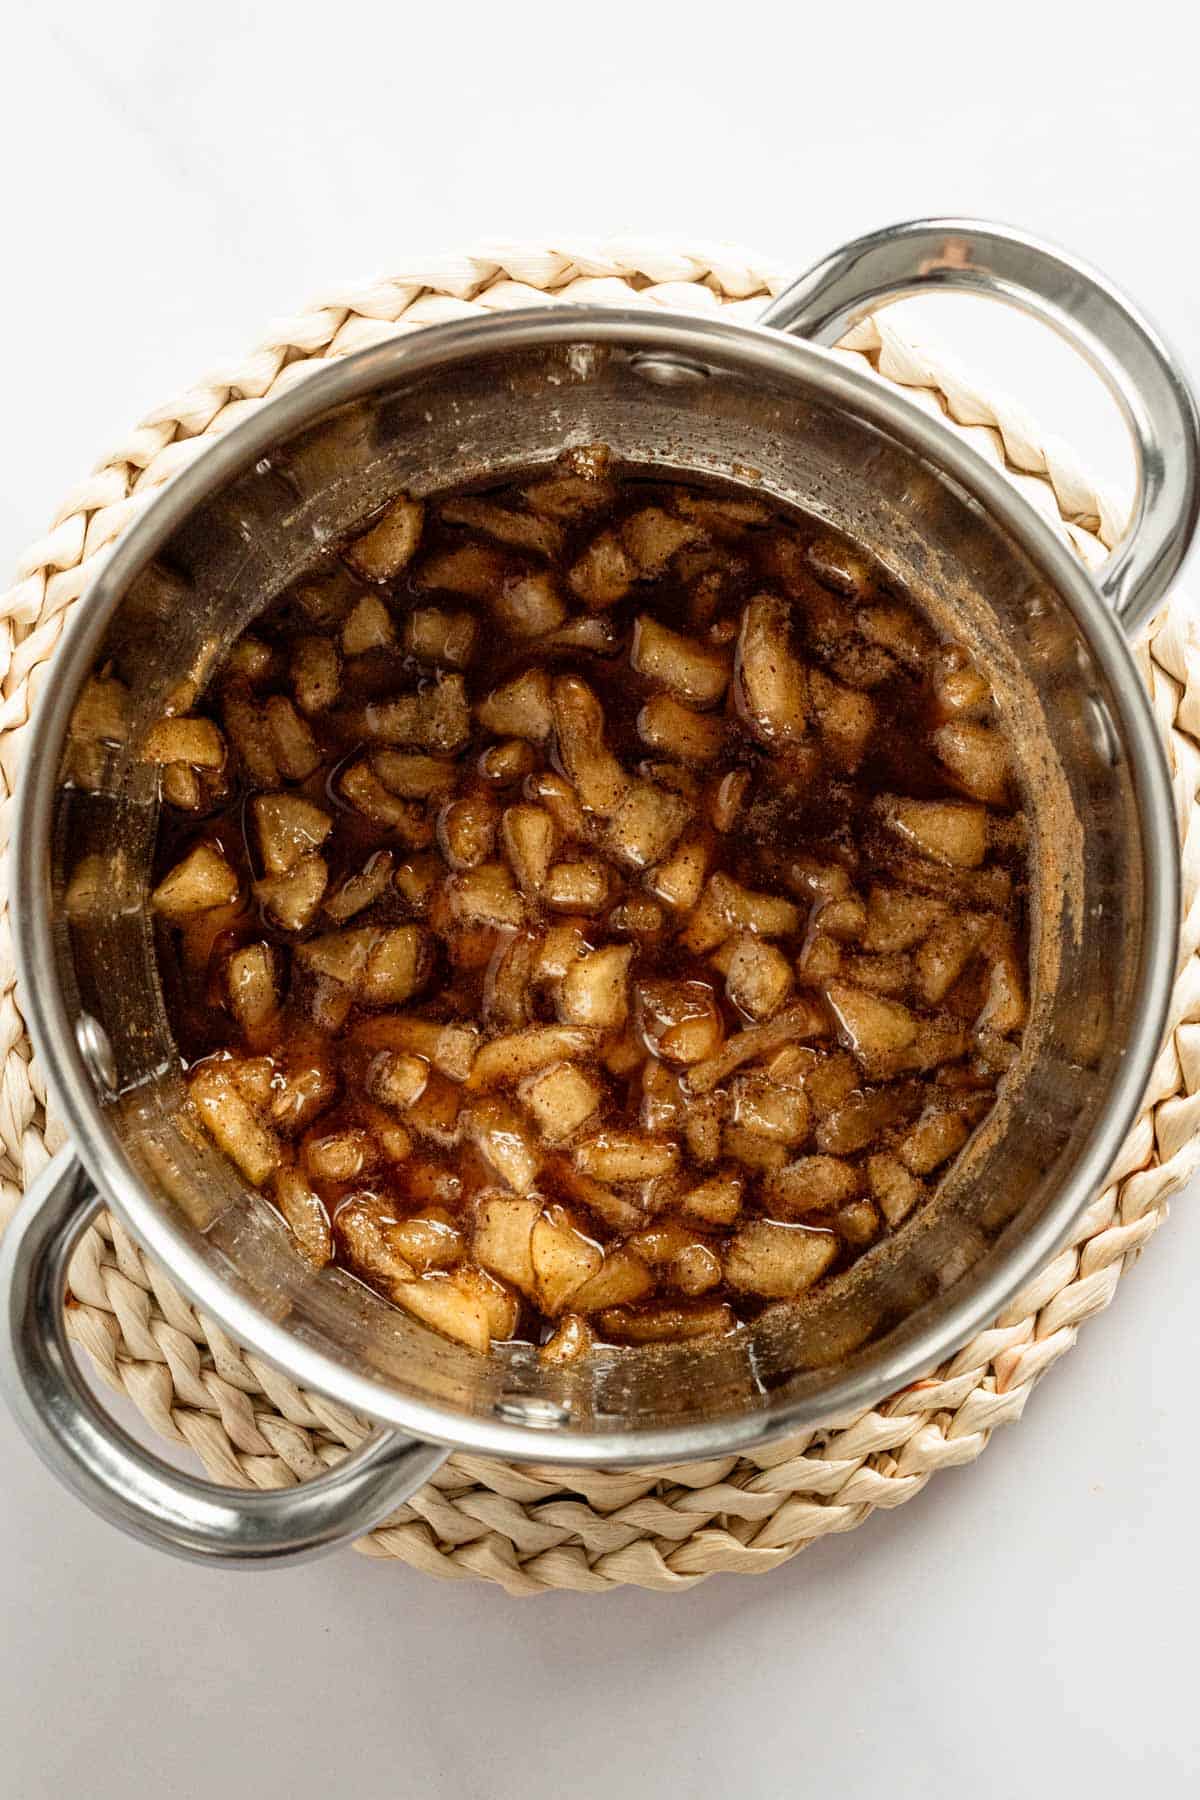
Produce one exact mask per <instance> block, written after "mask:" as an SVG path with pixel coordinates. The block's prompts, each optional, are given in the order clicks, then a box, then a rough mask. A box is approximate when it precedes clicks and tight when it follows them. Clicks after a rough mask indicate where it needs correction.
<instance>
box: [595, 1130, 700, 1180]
mask: <svg viewBox="0 0 1200 1800" xmlns="http://www.w3.org/2000/svg"><path fill="white" fill-rule="evenodd" d="M575 1165H576V1167H577V1168H579V1169H582V1171H583V1173H584V1174H585V1175H593V1176H595V1178H596V1180H597V1181H653V1180H655V1179H656V1178H657V1177H658V1176H660V1175H671V1174H673V1173H674V1172H675V1170H676V1168H677V1167H678V1165H679V1145H678V1144H673V1143H670V1142H668V1141H665V1140H663V1139H661V1138H653V1137H647V1136H645V1135H644V1134H643V1133H641V1132H637V1131H621V1130H616V1129H614V1130H611V1131H596V1132H593V1133H592V1135H591V1136H590V1137H587V1138H584V1139H583V1141H582V1142H581V1143H579V1144H577V1145H576V1146H575Z"/></svg>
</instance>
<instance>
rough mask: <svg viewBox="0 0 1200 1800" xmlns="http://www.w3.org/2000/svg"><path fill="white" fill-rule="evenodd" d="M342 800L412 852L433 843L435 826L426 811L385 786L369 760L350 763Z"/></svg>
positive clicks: (345, 774)
mask: <svg viewBox="0 0 1200 1800" xmlns="http://www.w3.org/2000/svg"><path fill="white" fill-rule="evenodd" d="M341 790H342V798H343V799H345V800H348V801H349V803H350V805H351V806H352V807H353V808H354V810H355V812H358V813H361V814H362V815H363V817H364V818H365V819H369V820H370V821H371V823H372V825H378V826H380V827H381V828H382V829H383V830H385V831H392V832H395V834H396V836H397V837H398V838H399V839H400V841H401V842H402V843H404V844H406V845H409V846H410V847H411V848H413V849H420V848H423V847H424V846H425V845H426V844H428V843H430V842H431V841H432V839H433V826H432V824H431V823H430V821H429V820H428V818H427V817H426V815H425V812H424V809H423V808H422V807H421V806H419V805H418V804H417V803H416V802H415V801H412V800H402V799H401V798H400V797H399V795H397V794H394V793H392V791H391V789H390V788H387V787H385V786H384V784H383V782H382V781H380V779H379V777H378V775H377V774H376V773H375V771H374V769H373V768H372V767H371V764H370V763H369V762H367V761H366V760H364V761H362V762H356V763H351V765H350V767H349V768H348V769H347V770H346V771H345V773H344V774H343V776H342V780H341Z"/></svg>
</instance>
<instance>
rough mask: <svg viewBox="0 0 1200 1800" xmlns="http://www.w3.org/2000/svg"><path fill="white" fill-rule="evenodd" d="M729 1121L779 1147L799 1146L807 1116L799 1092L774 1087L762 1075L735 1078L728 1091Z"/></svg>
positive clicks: (805, 1104) (806, 1101) (805, 1128)
mask: <svg viewBox="0 0 1200 1800" xmlns="http://www.w3.org/2000/svg"><path fill="white" fill-rule="evenodd" d="M729 1098H730V1118H731V1120H732V1122H733V1123H734V1124H735V1125H740V1126H741V1127H742V1128H743V1129H744V1130H746V1131H756V1132H758V1133H759V1134H760V1136H762V1137H769V1138H773V1139H775V1141H776V1142H778V1143H781V1144H788V1145H793V1144H802V1143H803V1142H804V1140H805V1138H806V1137H807V1136H808V1132H809V1125H810V1120H811V1114H810V1111H809V1105H808V1100H807V1098H806V1097H805V1094H804V1091H803V1089H802V1088H794V1087H778V1086H777V1085H776V1084H775V1083H774V1082H773V1081H771V1080H770V1078H769V1077H768V1076H765V1075H739V1076H737V1077H736V1079H735V1080H734V1081H733V1083H732V1085H731V1087H730V1091H729Z"/></svg>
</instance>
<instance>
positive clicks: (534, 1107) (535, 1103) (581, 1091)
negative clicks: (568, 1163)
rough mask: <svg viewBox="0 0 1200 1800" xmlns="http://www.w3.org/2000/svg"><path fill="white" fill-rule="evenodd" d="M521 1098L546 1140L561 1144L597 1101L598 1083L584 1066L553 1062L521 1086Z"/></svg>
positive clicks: (590, 1112) (598, 1096) (579, 1124)
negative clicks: (578, 1066) (578, 1067)
mask: <svg viewBox="0 0 1200 1800" xmlns="http://www.w3.org/2000/svg"><path fill="white" fill-rule="evenodd" d="M521 1098H522V1100H523V1101H524V1103H525V1105H526V1106H527V1107H528V1108H529V1110H530V1112H531V1113H532V1114H533V1117H534V1121H535V1123H536V1124H537V1127H538V1129H539V1131H540V1132H541V1134H542V1136H543V1137H544V1138H545V1140H546V1142H547V1143H548V1144H561V1143H562V1142H563V1141H564V1140H565V1139H567V1138H569V1137H570V1136H571V1134H572V1133H573V1132H575V1131H577V1130H578V1129H579V1127H580V1126H581V1125H582V1124H583V1123H584V1121H585V1120H586V1119H590V1118H591V1116H592V1114H593V1113H594V1112H595V1111H596V1109H597V1107H598V1106H599V1104H600V1099H601V1094H600V1089H599V1087H598V1085H597V1083H596V1082H595V1081H594V1080H593V1079H592V1077H591V1076H590V1075H588V1074H587V1073H586V1071H585V1070H583V1069H577V1068H574V1067H572V1065H571V1064H570V1063H555V1064H554V1065H553V1067H551V1068H549V1069H546V1070H544V1071H543V1072H542V1073H541V1074H539V1075H532V1076H530V1078H529V1081H528V1083H527V1084H526V1085H523V1086H522V1089H521Z"/></svg>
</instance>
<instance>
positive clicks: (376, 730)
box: [363, 675, 471, 756]
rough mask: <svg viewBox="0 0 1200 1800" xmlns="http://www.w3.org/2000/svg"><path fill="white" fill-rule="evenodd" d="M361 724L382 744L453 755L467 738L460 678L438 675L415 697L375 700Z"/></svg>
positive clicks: (468, 724) (464, 695) (468, 727)
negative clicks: (400, 745)
mask: <svg viewBox="0 0 1200 1800" xmlns="http://www.w3.org/2000/svg"><path fill="white" fill-rule="evenodd" d="M363 723H364V724H365V726H366V729H367V731H368V733H369V735H370V736H371V737H373V738H376V739H378V740H379V741H380V742H381V743H384V744H407V745H409V746H411V747H412V748H413V749H416V750H435V751H439V752H441V753H442V754H443V755H447V756H449V755H453V754H454V753H455V752H457V751H459V750H461V749H462V748H463V746H464V745H465V744H466V742H467V740H468V738H469V737H470V735H471V710H470V707H469V706H468V705H467V690H466V688H465V686H464V685H463V678H462V676H461V675H439V676H438V678H437V680H436V681H434V682H431V683H430V684H429V686H428V687H424V688H422V689H421V690H420V692H419V693H416V694H403V695H401V697H400V698H399V699H398V700H377V701H375V702H374V703H373V704H372V705H370V706H368V707H367V708H366V710H365V713H364V715H363Z"/></svg>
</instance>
